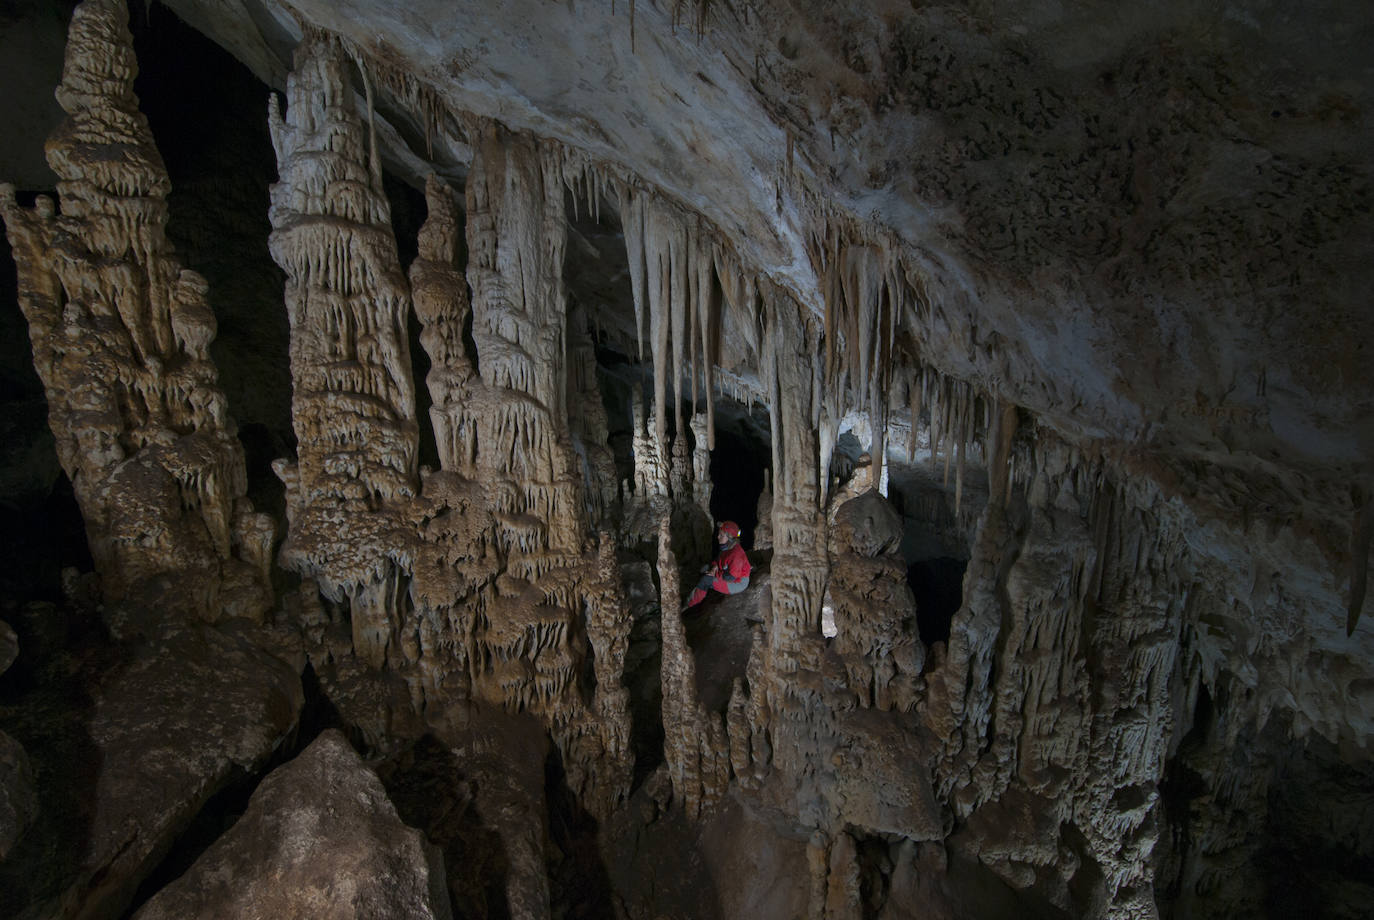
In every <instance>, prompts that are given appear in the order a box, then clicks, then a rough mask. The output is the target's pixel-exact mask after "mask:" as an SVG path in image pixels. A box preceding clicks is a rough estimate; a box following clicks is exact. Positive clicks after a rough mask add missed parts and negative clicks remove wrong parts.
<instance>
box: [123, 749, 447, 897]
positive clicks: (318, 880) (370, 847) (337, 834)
mask: <svg viewBox="0 0 1374 920" xmlns="http://www.w3.org/2000/svg"><path fill="white" fill-rule="evenodd" d="M135 917H137V918H138V920H162V918H168V920H171V918H183V917H221V918H225V920H229V918H238V920H250V918H251V920H259V918H260V920H268V918H272V920H276V918H291V917H300V918H306V917H309V918H313V920H344V918H358V920H363V918H373V917H387V918H393V920H448V918H449V917H450V911H449V903H448V893H447V891H446V890H445V888H444V873H443V857H442V856H440V855H439V854H438V853H437V852H432V851H431V848H430V847H428V846H427V845H426V844H425V842H424V839H423V838H422V837H421V835H420V832H419V831H417V830H415V829H414V828H410V827H406V826H405V825H404V824H402V823H401V820H400V818H398V817H397V816H396V808H395V806H394V805H392V803H391V801H390V800H389V799H388V798H387V796H386V791H385V790H384V789H383V788H382V784H381V781H380V780H378V779H377V774H376V773H374V772H373V771H372V770H371V769H370V768H369V767H367V765H366V764H364V763H363V761H362V759H361V758H359V757H358V755H357V753H356V752H355V751H354V750H353V749H352V748H351V747H349V745H348V742H347V741H346V740H344V737H343V736H342V735H341V734H339V733H338V732H337V731H333V730H330V731H326V732H325V733H324V734H322V735H320V737H319V738H317V739H315V741H314V742H313V743H312V744H311V745H310V746H309V747H308V748H306V749H305V751H304V752H303V753H302V754H301V755H300V756H298V757H297V758H296V759H295V760H293V761H291V762H290V763H288V764H286V765H285V766H282V767H279V768H277V769H276V770H274V771H273V772H272V773H271V774H270V775H268V777H267V778H266V779H264V780H263V781H262V784H261V785H260V786H259V787H258V789H257V791H256V792H254V793H253V797H252V799H251V800H250V801H249V803H248V809H247V811H246V812H244V814H243V817H241V818H240V819H239V820H238V822H237V823H235V825H234V826H233V827H232V828H230V829H229V830H228V831H226V832H225V833H224V835H223V836H222V837H220V839H219V840H217V841H215V843H214V844H212V845H211V847H210V849H208V850H207V851H206V852H205V853H204V854H203V855H202V856H201V857H200V859H199V860H197V861H196V863H195V865H193V866H192V867H191V869H190V870H189V871H188V872H187V873H186V874H185V875H183V876H182V877H181V878H179V879H177V881H175V882H173V883H172V884H171V885H168V886H167V887H166V888H164V889H162V891H160V892H158V893H157V894H156V895H154V896H153V898H152V900H150V901H149V902H148V903H147V904H145V905H144V906H143V908H142V909H141V910H140V911H139V912H138V913H137V914H136V915H135Z"/></svg>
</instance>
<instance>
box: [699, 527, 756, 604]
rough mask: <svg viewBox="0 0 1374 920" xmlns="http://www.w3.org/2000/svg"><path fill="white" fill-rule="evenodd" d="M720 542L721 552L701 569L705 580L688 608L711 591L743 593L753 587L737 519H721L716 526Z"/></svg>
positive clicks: (703, 598) (717, 537)
mask: <svg viewBox="0 0 1374 920" xmlns="http://www.w3.org/2000/svg"><path fill="white" fill-rule="evenodd" d="M716 542H717V543H719V544H720V554H719V555H717V556H716V558H715V561H714V562H712V563H711V564H710V565H708V566H706V567H705V568H703V569H702V570H701V571H702V576H701V581H699V582H697V586H696V590H694V591H693V592H692V596H691V597H690V598H688V600H687V606H686V607H684V608H683V609H684V610H689V609H691V608H692V607H695V606H696V605H697V604H700V603H701V602H702V601H704V600H705V599H706V595H707V594H708V593H709V592H711V591H719V592H720V593H721V594H739V593H740V592H741V591H743V590H744V589H745V588H747V587H749V557H748V556H746V555H745V554H744V547H742V546H740V545H739V525H738V524H736V523H735V522H734V521H721V522H720V526H719V527H718V528H716Z"/></svg>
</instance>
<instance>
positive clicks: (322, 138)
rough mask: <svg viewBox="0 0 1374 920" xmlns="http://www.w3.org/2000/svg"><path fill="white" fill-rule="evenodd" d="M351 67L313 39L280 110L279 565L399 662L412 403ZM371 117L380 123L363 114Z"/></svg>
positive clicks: (275, 116)
mask: <svg viewBox="0 0 1374 920" xmlns="http://www.w3.org/2000/svg"><path fill="white" fill-rule="evenodd" d="M354 106H355V100H354V93H353V90H352V82H351V80H350V78H349V76H348V68H347V62H346V61H345V59H344V58H343V56H342V54H341V53H340V51H339V50H338V48H337V47H335V46H333V45H331V44H330V43H329V42H328V41H327V40H325V39H322V38H316V39H311V40H309V41H307V42H305V43H303V44H302V45H301V47H300V48H298V49H297V51H296V60H295V69H294V70H293V71H292V75H291V79H290V81H289V82H288V87H287V109H286V114H285V117H283V115H282V113H281V107H280V103H279V101H278V99H277V97H276V96H273V97H272V102H271V108H270V118H269V122H270V128H271V133H272V146H273V148H274V149H275V151H276V155H277V171H278V175H279V177H280V178H279V181H278V182H277V184H276V185H275V186H274V187H273V189H272V207H271V213H270V216H271V219H272V236H271V239H270V246H271V250H272V257H273V259H275V260H276V262H277V264H278V265H280V266H281V267H282V270H283V271H285V272H286V279H287V280H286V309H287V316H288V318H289V320H290V327H291V381H292V394H291V395H292V409H291V414H292V424H293V427H294V428H295V431H296V443H297V447H296V461H295V463H289V462H287V461H285V460H281V461H278V462H277V464H276V469H277V471H278V475H280V476H281V477H282V480H283V482H285V483H286V486H287V519H288V522H287V523H288V528H287V537H286V541H285V543H284V544H283V546H282V551H281V552H282V562H283V563H284V564H285V565H286V566H287V567H289V568H292V569H294V570H296V571H298V572H300V573H301V574H302V575H304V576H308V577H310V578H312V579H314V581H315V582H316V583H317V584H318V585H319V587H320V589H321V590H322V591H323V592H324V594H325V596H326V597H328V598H329V599H330V600H331V601H334V602H336V603H340V602H344V601H345V600H346V601H347V607H348V617H349V622H350V623H351V625H352V633H353V646H354V650H355V652H356V654H357V655H358V656H359V657H360V658H361V659H363V660H364V661H366V662H368V663H369V664H371V665H372V666H373V667H380V666H381V665H382V664H383V663H385V662H386V661H388V660H391V661H393V662H397V663H399V662H401V661H403V660H404V653H403V650H402V648H401V633H402V631H403V630H404V629H406V628H407V627H408V626H409V624H405V623H403V622H402V620H403V618H404V617H405V615H406V609H405V606H404V602H403V598H404V593H405V584H404V579H405V576H406V572H407V569H408V568H409V564H410V557H411V552H412V549H411V545H410V544H411V531H410V528H409V526H408V522H407V520H406V518H405V516H404V514H403V513H402V511H401V508H402V506H403V505H404V504H405V503H406V502H407V501H408V500H409V499H410V498H411V497H412V496H414V494H415V493H416V491H417V485H418V483H417V481H416V480H417V471H416V468H415V465H416V461H415V451H416V438H417V433H416V425H415V420H414V416H415V393H414V384H413V383H412V381H411V378H410V358H409V345H408V338H407V335H406V317H407V315H408V313H409V310H410V290H409V287H408V285H407V284H406V281H405V276H404V275H402V274H401V269H400V264H399V262H398V260H397V257H396V242H395V238H394V237H393V235H392V232H391V226H390V209H389V206H388V204H387V200H386V197H385V195H383V193H382V189H381V162H380V160H379V159H378V154H377V149H376V138H375V134H369V133H368V132H367V130H366V128H365V125H364V122H363V115H360V114H359V113H358V112H357V111H355V108H354ZM364 114H370V113H364Z"/></svg>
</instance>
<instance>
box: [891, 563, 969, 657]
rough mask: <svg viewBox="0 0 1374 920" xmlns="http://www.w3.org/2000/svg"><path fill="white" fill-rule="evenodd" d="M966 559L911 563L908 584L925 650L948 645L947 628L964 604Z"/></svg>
mask: <svg viewBox="0 0 1374 920" xmlns="http://www.w3.org/2000/svg"><path fill="white" fill-rule="evenodd" d="M967 569H968V560H967V559H953V558H950V557H948V556H940V557H936V558H934V559H921V560H919V561H917V562H913V563H911V565H910V566H908V567H907V570H906V579H907V584H909V585H910V586H911V593H912V594H914V595H915V596H916V626H917V629H918V630H919V631H920V634H921V641H922V642H924V643H925V644H926V645H927V646H930V645H933V644H934V643H936V642H948V641H949V627H950V623H951V622H952V621H953V620H954V614H955V613H957V612H958V610H959V607H960V605H962V604H963V602H964V572H965V570H967Z"/></svg>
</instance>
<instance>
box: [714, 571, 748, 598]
mask: <svg viewBox="0 0 1374 920" xmlns="http://www.w3.org/2000/svg"><path fill="white" fill-rule="evenodd" d="M716 583H717V584H719V585H724V587H723V588H716V590H717V591H720V592H722V593H724V594H739V593H740V592H741V591H743V590H744V589H745V588H747V587H749V576H748V575H745V576H744V577H743V578H741V579H740V580H739V581H721V580H719V579H717V581H716Z"/></svg>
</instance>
